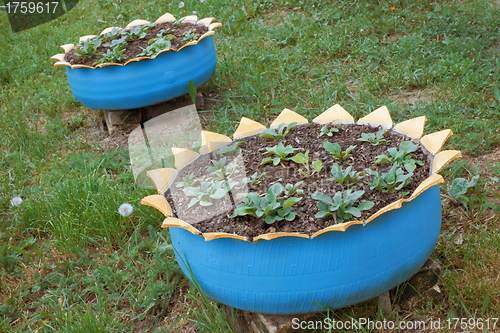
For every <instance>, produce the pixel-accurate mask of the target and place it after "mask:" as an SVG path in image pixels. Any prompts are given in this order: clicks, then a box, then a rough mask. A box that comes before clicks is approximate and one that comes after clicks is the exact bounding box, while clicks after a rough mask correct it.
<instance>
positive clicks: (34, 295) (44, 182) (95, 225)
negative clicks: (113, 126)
mask: <svg viewBox="0 0 500 333" xmlns="http://www.w3.org/2000/svg"><path fill="white" fill-rule="evenodd" d="M4 1H5V0H4ZM179 4H180V2H178V1H177V0H175V1H172V0H171V1H160V0H146V1H125V0H113V1H112V0H94V1H90V0H81V1H80V2H79V3H78V5H77V6H76V7H75V8H74V9H73V10H72V11H70V12H69V13H67V14H66V15H64V16H61V17H59V18H58V19H56V20H54V21H51V22H49V23H46V24H44V25H41V26H38V27H35V28H32V29H29V30H25V31H22V32H19V33H13V32H12V30H11V29H10V26H9V21H8V17H7V14H6V11H5V10H4V9H2V10H0V53H1V55H2V62H1V63H0V86H1V89H0V208H1V209H0V332H53V331H57V332H101V331H106V332H108V331H109V332H167V331H169V329H170V328H173V327H174V325H175V330H179V331H181V332H186V331H189V330H192V329H194V330H195V331H197V330H198V328H197V324H195V323H192V320H196V319H198V320H203V321H207V322H209V321H215V320H216V318H215V317H217V314H211V315H210V314H207V313H208V312H206V311H204V309H206V306H207V304H206V302H205V303H204V302H203V301H204V298H200V297H199V294H198V292H197V291H196V290H195V288H194V287H193V286H190V285H189V283H188V280H187V279H186V278H185V277H184V275H183V274H182V272H181V271H180V268H179V266H178V265H177V263H176V261H175V259H174V253H173V248H172V246H171V244H170V240H169V234H168V232H167V231H164V230H162V229H161V228H160V222H161V221H162V215H161V213H159V212H157V211H156V210H154V209H152V208H150V207H145V206H141V205H140V200H141V198H143V197H144V196H146V195H148V194H152V193H154V191H152V190H146V189H141V188H139V187H137V186H136V185H135V184H134V179H133V176H132V172H131V169H130V163H129V157H128V151H127V149H126V148H120V145H119V144H115V142H114V141H113V139H112V138H109V137H107V134H106V132H104V131H102V130H101V129H100V126H99V123H100V122H99V119H98V112H97V111H96V110H92V109H89V108H86V107H84V106H82V105H81V104H80V103H79V102H78V101H77V100H76V99H75V98H74V97H73V95H72V94H71V91H70V89H69V85H68V82H67V79H66V74H65V71H64V70H63V69H62V68H58V67H57V68H56V67H53V66H52V65H53V63H54V61H52V60H49V58H50V57H51V56H52V55H54V54H56V53H60V52H61V49H59V45H63V44H67V43H76V42H77V41H78V37H79V36H83V35H89V34H98V33H99V32H100V31H101V30H102V29H104V28H106V27H109V26H122V27H123V26H125V25H126V24H127V23H128V22H130V21H132V20H134V19H138V18H140V19H145V20H149V21H154V20H156V19H157V18H158V17H159V16H160V15H162V14H163V13H165V12H170V13H172V14H173V15H174V16H176V17H178V18H180V17H183V16H185V15H191V14H192V13H193V11H196V14H197V15H198V17H200V18H201V17H209V16H213V17H216V19H217V21H218V22H222V23H223V27H222V28H218V29H216V34H215V36H214V41H215V45H216V49H217V55H218V63H217V69H216V72H215V75H214V76H213V78H212V79H211V80H210V81H209V82H208V83H207V84H205V85H204V86H203V87H201V88H200V91H202V92H203V93H204V94H205V96H212V97H211V98H212V99H213V100H212V101H211V103H210V105H213V108H212V109H211V110H204V111H202V112H200V113H199V115H200V118H201V119H202V123H203V124H205V129H207V130H211V131H216V132H219V133H223V134H226V135H232V133H233V132H234V130H235V128H236V126H237V124H238V123H239V120H240V119H241V117H242V116H245V117H248V118H251V119H254V120H256V121H259V122H262V123H264V124H265V125H269V124H270V123H271V121H272V120H273V119H274V118H275V117H276V116H277V115H278V114H279V112H281V110H283V109H284V108H285V107H286V108H289V109H292V110H294V111H296V112H298V113H300V114H302V115H303V116H305V117H307V118H308V119H309V120H311V119H312V118H314V117H315V116H316V115H318V114H319V113H320V112H322V111H323V110H325V109H327V108H328V107H330V106H332V105H334V104H336V103H338V104H340V105H342V106H343V107H344V108H345V109H346V110H347V111H348V112H350V113H351V114H352V115H353V116H354V117H355V118H360V117H361V116H363V115H366V114H367V113H369V112H371V111H373V110H375V109H376V108H378V107H380V106H382V105H386V106H387V107H388V108H389V110H390V112H391V115H392V118H393V121H394V123H399V122H401V121H403V120H407V119H410V118H413V117H417V116H421V115H425V116H426V117H427V118H428V122H427V125H426V132H425V133H426V134H428V133H432V132H435V131H437V130H442V129H447V128H450V129H452V130H453V133H454V135H453V136H452V137H451V138H450V140H449V141H448V142H447V144H446V149H459V150H461V151H462V152H463V154H464V158H463V159H462V160H459V161H457V162H455V163H453V164H452V165H451V166H449V167H447V168H446V169H445V170H444V171H443V172H441V174H443V175H444V176H445V179H447V182H446V183H445V184H442V187H441V188H442V202H443V224H442V231H441V234H440V238H439V240H438V243H437V245H436V247H435V250H434V252H433V254H432V256H431V258H433V259H434V260H436V261H437V262H439V263H440V264H441V266H442V275H441V277H440V282H439V286H440V288H441V291H442V295H443V297H442V299H441V300H440V301H438V302H434V303H432V302H429V303H427V304H425V305H423V306H422V307H417V308H413V309H410V310H402V309H397V308H395V309H394V310H392V312H390V313H389V314H385V315H382V313H381V312H380V311H378V309H377V305H376V303H375V302H373V301H369V302H366V303H363V304H359V305H356V306H352V307H349V308H347V309H342V310H336V311H331V312H329V313H328V314H324V315H321V316H323V317H324V316H330V318H334V319H337V320H348V319H349V318H351V317H353V318H359V317H363V316H364V317H366V316H369V317H370V318H372V319H373V320H383V319H384V318H385V319H387V320H397V319H399V320H402V319H404V320H413V319H414V320H424V321H429V320H430V319H431V318H433V319H436V318H440V319H441V320H442V321H445V320H447V319H452V318H476V319H480V318H482V319H483V320H486V319H488V318H494V317H496V318H498V314H499V313H500V275H499V269H498V267H500V233H499V228H498V222H499V214H498V212H499V211H500V203H499V201H498V198H499V197H500V195H499V193H500V190H499V188H500V179H499V177H500V151H499V148H500V144H499V142H500V125H499V123H500V83H499V81H500V37H499V32H500V5H499V4H498V2H497V1H492V0H474V1H473V0H463V1H457V0H453V1H437V2H433V1H432V2H431V1H425V0H416V1H407V0H398V1H396V0H391V1H387V0H380V1H372V0H368V1H357V0H350V1H310V0H296V1H283V0H260V1H256V0H254V1H250V0H233V1H229V0H206V1H203V2H201V1H199V0H184V6H180V5H179ZM475 175H478V176H479V177H478V178H475V179H477V183H476V184H475V185H473V186H471V187H470V188H469V189H468V192H467V194H466V195H465V199H464V200H463V202H462V201H460V200H453V199H452V198H451V197H450V195H449V193H448V189H449V187H450V185H451V181H452V180H453V179H454V178H465V179H467V180H471V179H472V178H473V177H474V176H475ZM14 197H21V198H22V199H23V202H22V204H20V205H19V206H14V205H12V204H11V200H12V198H14ZM122 203H129V204H131V205H132V206H133V207H134V211H133V213H132V215H130V216H129V217H122V216H120V215H119V214H118V208H119V206H120V205H121V204H122ZM134 226H135V227H136V228H135V227H134ZM136 229H137V230H136ZM138 232H139V233H140V235H141V236H142V237H140V236H139V233H138ZM199 313H205V314H204V315H201V316H200V315H198V314H199ZM321 316H320V317H321ZM218 319H220V318H218ZM218 319H217V320H218ZM452 322H453V323H454V321H452ZM224 325H225V324H221V323H220V322H219V323H218V324H214V326H209V327H210V328H209V329H208V330H207V331H212V332H213V331H217V330H219V331H220V332H227V331H229V328H227V327H224ZM499 326H500V323H498V324H497V326H496V327H497V328H496V329H498V327H499ZM457 328H459V327H457ZM469 328H470V331H478V332H479V331H480V332H486V328H487V327H483V329H479V328H477V327H472V326H469ZM471 328H474V329H471ZM201 331H202V330H201ZM446 331H447V330H443V331H442V332H446ZM494 331H495V330H494V329H491V327H490V330H489V332H494Z"/></svg>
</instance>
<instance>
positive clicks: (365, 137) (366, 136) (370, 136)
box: [358, 129, 388, 146]
mask: <svg viewBox="0 0 500 333" xmlns="http://www.w3.org/2000/svg"><path fill="white" fill-rule="evenodd" d="M384 134H385V130H384V129H381V130H380V131H378V132H377V133H361V138H359V139H358V141H364V142H369V143H371V144H372V145H373V146H380V145H383V144H385V143H387V142H388V141H387V140H386V139H384Z"/></svg>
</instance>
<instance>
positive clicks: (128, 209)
mask: <svg viewBox="0 0 500 333" xmlns="http://www.w3.org/2000/svg"><path fill="white" fill-rule="evenodd" d="M133 210H134V207H132V205H131V204H128V203H124V204H122V205H121V206H120V208H118V213H120V215H121V216H129V215H130V214H132V211H133Z"/></svg>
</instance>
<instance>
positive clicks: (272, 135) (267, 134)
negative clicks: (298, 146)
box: [260, 122, 297, 140]
mask: <svg viewBox="0 0 500 333" xmlns="http://www.w3.org/2000/svg"><path fill="white" fill-rule="evenodd" d="M296 125H297V122H293V123H290V124H288V126H285V123H282V124H280V125H279V126H278V132H277V133H276V130H275V129H274V128H266V129H265V130H264V132H262V133H261V134H260V136H261V137H264V138H269V139H278V140H279V139H283V138H284V137H285V136H286V135H287V134H288V132H289V131H290V130H291V129H292V128H294V127H295V126H296Z"/></svg>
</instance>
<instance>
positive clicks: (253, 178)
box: [243, 172, 269, 185]
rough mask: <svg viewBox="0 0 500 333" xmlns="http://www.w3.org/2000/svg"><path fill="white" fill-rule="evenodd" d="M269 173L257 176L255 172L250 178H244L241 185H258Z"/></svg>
mask: <svg viewBox="0 0 500 333" xmlns="http://www.w3.org/2000/svg"><path fill="white" fill-rule="evenodd" d="M268 173H269V172H264V173H262V174H260V175H259V174H258V173H257V172H256V173H254V174H253V175H251V176H250V177H245V178H243V183H245V184H252V185H259V184H260V182H261V181H262V179H263V178H264V176H265V175H267V174H268Z"/></svg>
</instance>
